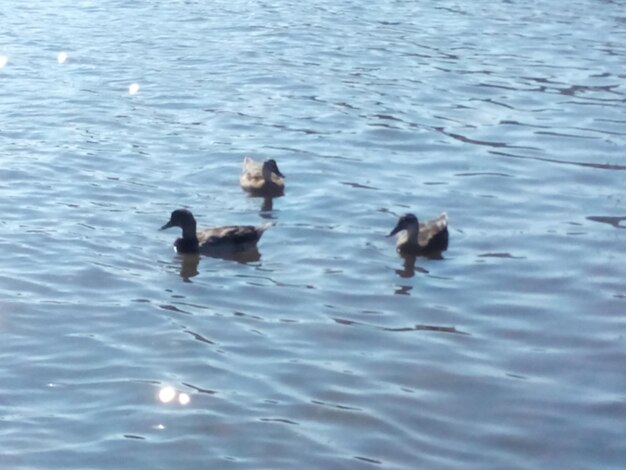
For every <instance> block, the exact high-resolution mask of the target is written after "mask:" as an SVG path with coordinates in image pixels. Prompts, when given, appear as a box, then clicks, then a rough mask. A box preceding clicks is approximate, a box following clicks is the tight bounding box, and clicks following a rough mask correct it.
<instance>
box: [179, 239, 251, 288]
mask: <svg viewBox="0 0 626 470" xmlns="http://www.w3.org/2000/svg"><path fill="white" fill-rule="evenodd" d="M202 256H206V257H208V258H216V259H223V260H226V261H236V262H237V263H241V264H247V263H254V262H256V261H259V260H260V259H261V253H260V252H259V249H258V248H257V247H256V246H254V247H246V248H243V249H237V248H233V249H216V250H212V251H209V252H206V253H203V254H202V255H195V254H185V255H177V258H178V261H179V262H180V270H179V274H180V277H181V278H182V279H183V281H185V282H191V278H192V277H195V276H197V275H198V274H200V271H199V270H198V265H199V264H200V259H201V258H202Z"/></svg>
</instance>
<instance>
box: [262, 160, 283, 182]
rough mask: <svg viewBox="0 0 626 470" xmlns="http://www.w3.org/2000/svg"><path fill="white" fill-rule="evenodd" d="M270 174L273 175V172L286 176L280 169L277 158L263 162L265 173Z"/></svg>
mask: <svg viewBox="0 0 626 470" xmlns="http://www.w3.org/2000/svg"><path fill="white" fill-rule="evenodd" d="M266 172H267V174H268V175H271V174H272V173H274V174H276V175H278V176H280V177H281V178H284V177H285V175H283V174H282V173H281V172H280V170H279V169H278V165H277V164H276V160H274V159H273V158H272V159H270V160H266V161H264V162H263V173H266Z"/></svg>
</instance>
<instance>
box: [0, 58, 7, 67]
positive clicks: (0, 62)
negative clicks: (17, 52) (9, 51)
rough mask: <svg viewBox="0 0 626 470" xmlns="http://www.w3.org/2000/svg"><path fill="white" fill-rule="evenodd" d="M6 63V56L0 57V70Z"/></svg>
mask: <svg viewBox="0 0 626 470" xmlns="http://www.w3.org/2000/svg"><path fill="white" fill-rule="evenodd" d="M8 61H9V58H8V57H7V56H5V55H0V69H1V68H2V67H4V66H5V65H6V64H7V62H8Z"/></svg>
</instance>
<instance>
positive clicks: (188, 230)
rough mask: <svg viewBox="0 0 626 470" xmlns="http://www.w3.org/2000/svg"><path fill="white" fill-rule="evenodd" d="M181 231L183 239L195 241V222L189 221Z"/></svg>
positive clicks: (196, 237)
mask: <svg viewBox="0 0 626 470" xmlns="http://www.w3.org/2000/svg"><path fill="white" fill-rule="evenodd" d="M182 229H183V238H184V239H186V240H197V239H198V235H197V234H196V221H195V220H193V221H189V222H188V223H186V224H185V226H184V227H182Z"/></svg>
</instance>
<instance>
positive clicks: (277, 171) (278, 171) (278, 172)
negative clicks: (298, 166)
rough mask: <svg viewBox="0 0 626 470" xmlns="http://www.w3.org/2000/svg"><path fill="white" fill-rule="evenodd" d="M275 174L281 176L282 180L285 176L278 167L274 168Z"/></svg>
mask: <svg viewBox="0 0 626 470" xmlns="http://www.w3.org/2000/svg"><path fill="white" fill-rule="evenodd" d="M274 173H276V174H277V175H278V176H280V177H281V178H284V177H285V175H283V174H282V173H281V172H280V170H279V169H278V165H277V166H276V167H274Z"/></svg>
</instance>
